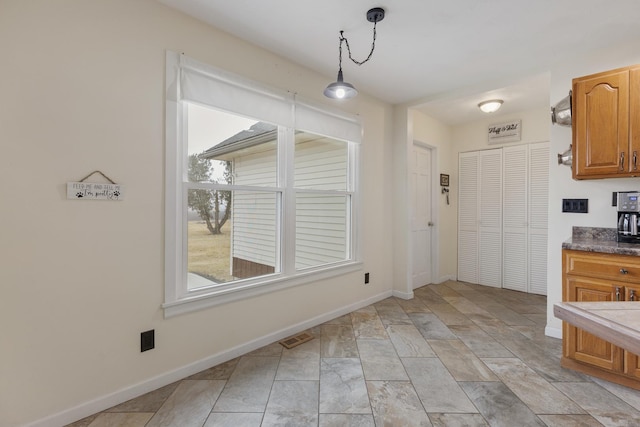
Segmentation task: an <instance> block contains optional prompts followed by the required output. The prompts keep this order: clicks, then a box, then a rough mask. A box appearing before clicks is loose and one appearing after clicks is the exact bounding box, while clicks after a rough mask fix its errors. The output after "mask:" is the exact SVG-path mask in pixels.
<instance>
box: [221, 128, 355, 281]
mask: <svg viewBox="0 0 640 427" xmlns="http://www.w3.org/2000/svg"><path fill="white" fill-rule="evenodd" d="M306 137H309V135H306V134H298V135H297V140H298V141H301V140H302V139H303V138H306ZM311 137H312V138H314V139H315V140H311V141H308V142H297V143H296V150H295V184H296V188H297V189H313V190H345V189H346V186H347V184H346V183H347V144H346V143H341V142H336V141H333V140H330V139H325V138H320V139H317V137H316V136H315V135H312V136H311ZM275 159H276V151H275V149H273V150H263V151H260V152H257V153H252V154H247V155H243V156H241V157H237V158H234V159H233V163H234V166H233V174H234V184H237V185H259V186H264V185H275V182H276V167H275V165H276V162H275ZM346 200H347V199H346V196H344V195H326V194H318V193H298V194H297V196H296V212H297V216H296V268H298V269H300V268H306V267H311V266H317V265H321V264H326V263H331V262H336V261H340V260H343V259H345V257H346V252H345V251H346V241H347V237H346V236H347V223H346V216H347V215H346V209H347V208H346ZM231 214H232V224H233V239H232V256H233V258H238V259H242V260H246V261H249V262H253V263H258V264H262V265H267V266H271V267H277V266H276V260H277V252H276V251H277V242H276V197H275V195H274V194H272V193H259V192H258V193H247V192H235V193H234V195H233V204H232V210H231Z"/></svg>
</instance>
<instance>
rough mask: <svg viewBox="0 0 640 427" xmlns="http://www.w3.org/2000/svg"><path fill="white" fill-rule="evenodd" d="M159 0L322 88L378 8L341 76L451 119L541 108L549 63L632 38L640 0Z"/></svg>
mask: <svg viewBox="0 0 640 427" xmlns="http://www.w3.org/2000/svg"><path fill="white" fill-rule="evenodd" d="M158 1H160V2H161V3H164V4H166V5H168V6H171V7H173V8H176V9H178V10H181V11H183V12H185V13H187V14H189V15H192V16H194V17H197V18H198V19H201V20H203V21H205V22H207V23H209V24H211V25H212V26H214V27H217V28H219V29H221V30H223V31H226V32H228V33H231V34H233V35H235V36H237V37H239V38H241V39H244V40H247V41H249V42H251V43H253V44H255V45H257V46H260V47H262V48H264V49H266V50H269V51H271V52H274V53H276V54H278V55H281V56H283V57H285V58H287V59H289V60H291V61H292V62H295V63H298V64H302V65H304V66H306V67H308V68H310V69H313V70H315V71H317V72H319V73H321V74H324V75H326V76H327V84H328V83H330V82H331V81H334V80H335V77H336V73H337V68H338V40H339V39H338V36H339V32H340V30H344V35H345V37H346V38H347V39H348V40H349V44H350V45H351V49H352V53H353V56H354V58H355V59H357V60H360V61H361V60H363V59H364V58H365V57H366V56H367V54H368V53H369V50H370V48H371V39H372V28H373V24H372V23H370V22H368V21H367V20H366V12H367V11H368V10H369V9H370V8H372V7H382V8H384V9H385V11H386V16H385V19H384V20H383V21H381V22H379V23H378V25H377V34H378V37H377V41H376V49H375V52H374V54H373V57H372V59H371V60H370V61H369V62H367V63H366V64H364V65H362V66H357V65H355V64H353V63H352V62H351V61H349V59H348V58H347V57H346V48H345V49H344V52H343V72H344V79H345V81H347V82H350V83H352V84H353V85H355V86H356V87H357V88H358V90H360V91H361V92H366V93H368V94H371V95H373V96H376V97H378V98H380V99H381V100H384V101H387V102H389V103H392V104H400V103H411V104H414V105H416V106H419V107H420V109H421V110H422V111H425V112H427V113H428V114H430V115H432V116H434V117H435V118H439V119H440V120H443V121H444V122H446V123H450V124H456V123H463V122H466V121H470V120H477V119H480V118H481V117H482V116H481V113H479V111H478V109H477V104H478V102H480V101H482V100H484V99H488V98H494V97H498V98H502V99H504V100H505V103H504V105H503V107H502V109H501V110H500V112H501V113H503V112H504V113H508V112H516V111H521V110H522V109H528V108H533V107H535V106H538V107H539V106H544V105H549V103H550V100H549V99H548V98H549V95H548V94H549V75H548V70H549V69H550V67H551V65H552V64H554V63H556V62H559V61H562V60H570V58H571V57H572V56H574V55H579V54H581V53H584V52H588V51H591V50H594V49H601V48H605V47H607V46H611V45H614V44H616V43H617V42H620V41H625V42H628V41H629V40H640V0H616V1H611V0H535V1H531V0H529V1H523V0H448V1H447V0H440V1H425V0H402V1H390V0H375V1H374V0H348V1H345V0H323V1H314V2H312V1H309V0H306V1H304V0H232V1H229V0H158ZM639 45H640V43H639ZM569 89H570V88H567V91H568V90H569ZM552 101H554V102H557V101H559V100H552Z"/></svg>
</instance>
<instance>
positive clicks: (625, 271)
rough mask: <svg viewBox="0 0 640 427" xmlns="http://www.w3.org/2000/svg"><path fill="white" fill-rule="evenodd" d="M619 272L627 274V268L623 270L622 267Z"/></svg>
mask: <svg viewBox="0 0 640 427" xmlns="http://www.w3.org/2000/svg"><path fill="white" fill-rule="evenodd" d="M620 274H629V270H625V269H624V268H621V269H620Z"/></svg>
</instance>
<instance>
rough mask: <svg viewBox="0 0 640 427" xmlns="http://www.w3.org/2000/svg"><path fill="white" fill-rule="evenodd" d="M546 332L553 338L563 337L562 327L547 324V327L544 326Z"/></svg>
mask: <svg viewBox="0 0 640 427" xmlns="http://www.w3.org/2000/svg"><path fill="white" fill-rule="evenodd" d="M544 334H545V335H546V336H548V337H551V338H558V339H562V329H560V328H553V327H551V326H547V327H546V328H544Z"/></svg>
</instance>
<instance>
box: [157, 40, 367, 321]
mask: <svg viewBox="0 0 640 427" xmlns="http://www.w3.org/2000/svg"><path fill="white" fill-rule="evenodd" d="M184 58H185V57H184V55H182V54H178V53H174V52H169V51H167V55H166V82H165V83H166V87H165V89H166V119H165V144H166V146H165V301H164V303H163V304H162V307H163V309H164V315H165V317H171V316H175V315H178V314H182V313H187V312H191V311H195V310H200V309H203V308H206V307H212V306H215V305H219V304H224V303H227V302H231V301H236V300H240V299H244V298H250V297H254V296H257V295H262V294H265V293H269V292H273V291H276V290H280V289H285V288H289V287H292V286H298V285H302V284H306V283H310V282H314V281H319V280H323V279H327V278H330V277H335V276H338V275H344V274H347V273H350V272H353V271H358V270H361V269H362V261H361V252H360V247H361V245H360V234H361V233H360V231H359V230H360V223H361V221H360V208H359V206H360V188H359V181H360V180H359V176H360V171H359V159H360V144H359V141H350V140H347V139H342V138H336V137H335V136H332V135H329V136H330V137H332V138H335V139H339V140H343V141H345V143H347V144H348V145H347V147H348V150H347V153H348V154H347V156H348V157H347V160H348V166H347V167H348V171H347V181H348V182H347V188H346V190H345V191H330V192H329V193H331V194H334V195H335V194H344V195H346V196H347V197H348V198H349V199H350V203H348V206H347V210H348V213H347V232H346V246H347V251H348V252H350V256H349V257H347V259H345V260H343V261H339V262H334V263H330V264H323V265H320V266H316V267H309V268H305V269H303V270H296V267H295V239H296V229H295V222H296V221H295V200H296V193H297V192H298V191H300V192H303V193H308V192H318V193H325V194H326V193H327V191H320V190H308V189H296V188H295V187H294V173H293V172H294V149H295V135H294V132H295V130H296V127H295V124H296V120H295V118H294V119H293V121H291V122H290V123H286V124H283V125H280V124H279V125H278V132H277V134H278V142H277V171H278V173H277V183H276V186H275V187H274V186H267V187H257V186H255V187H254V186H244V185H234V184H215V183H190V182H189V181H188V177H187V158H188V155H187V144H186V141H187V126H186V124H187V120H188V115H187V108H186V102H184V101H183V100H182V99H181V87H180V85H181V63H182V61H183V60H184ZM191 61H193V60H191ZM193 62H195V61H193ZM205 67H206V68H205ZM202 68H203V70H204V72H206V73H207V75H209V76H214V78H219V79H220V80H224V81H225V82H226V83H229V84H230V85H232V86H233V85H235V86H237V87H239V88H240V90H241V91H245V92H246V91H249V92H251V91H256V93H257V94H258V96H263V95H265V94H266V95H267V96H270V95H272V94H273V96H274V97H278V98H279V99H280V98H284V99H286V98H289V99H290V101H289V104H290V106H291V111H292V112H293V114H295V111H296V107H297V106H298V105H300V106H301V109H302V111H303V112H304V113H303V114H304V115H305V117H304V121H305V122H306V123H309V120H310V118H311V120H313V117H314V114H316V113H315V112H318V117H319V120H320V121H322V116H323V115H324V117H334V118H337V119H338V120H344V121H348V122H350V123H356V124H357V126H358V129H360V132H362V131H361V125H360V122H359V120H358V119H357V118H355V117H351V116H349V115H347V114H345V113H343V112H336V111H331V110H328V109H326V108H325V107H318V106H317V105H313V104H311V103H307V102H300V101H299V100H298V97H295V96H292V95H290V94H284V93H281V92H279V91H277V90H274V89H271V88H265V87H264V86H261V85H259V84H258V83H255V82H251V81H248V80H246V79H243V78H241V77H239V76H235V75H232V74H230V73H228V72H225V71H222V70H217V69H214V68H213V67H210V66H206V65H202ZM190 102H192V101H190ZM203 105H205V106H206V107H209V108H216V106H213V105H206V104H203ZM218 108H219V109H221V110H223V111H224V110H225V108H222V107H218ZM227 111H228V110H227ZM228 112H230V113H232V114H239V115H242V114H241V112H238V111H228ZM247 115H248V114H247ZM256 119H258V120H260V119H261V118H260V117H256ZM320 127H322V126H320ZM352 129H353V128H352ZM309 132H311V133H314V130H309ZM194 188H204V189H218V190H231V191H236V190H250V191H265V192H269V193H274V194H276V197H277V198H278V195H279V202H280V204H279V205H278V203H276V205H277V206H276V207H277V212H276V218H277V220H276V222H277V223H276V229H277V230H278V232H279V237H277V240H279V244H277V245H276V247H277V248H278V250H279V253H277V254H276V258H277V259H278V260H280V263H281V267H282V268H281V269H280V271H279V272H276V273H272V274H268V275H262V276H258V277H255V278H248V279H239V280H234V281H231V282H228V283H224V284H219V285H216V286H212V287H204V288H197V289H192V290H189V289H188V284H187V281H186V277H187V252H186V247H187V246H186V239H187V230H186V226H187V221H186V217H185V215H186V206H187V195H188V190H189V189H194Z"/></svg>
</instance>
